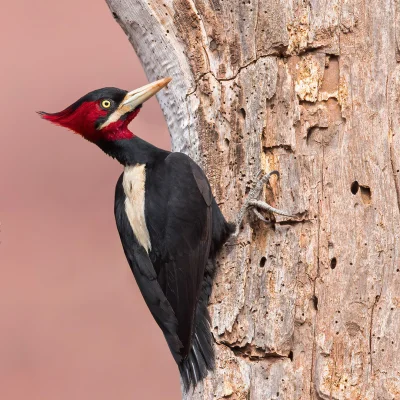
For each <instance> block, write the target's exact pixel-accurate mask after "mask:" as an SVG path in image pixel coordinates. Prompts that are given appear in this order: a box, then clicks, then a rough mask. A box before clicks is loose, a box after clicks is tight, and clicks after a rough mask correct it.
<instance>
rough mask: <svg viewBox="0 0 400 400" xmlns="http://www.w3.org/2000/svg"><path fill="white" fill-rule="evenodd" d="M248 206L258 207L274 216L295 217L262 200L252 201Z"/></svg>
mask: <svg viewBox="0 0 400 400" xmlns="http://www.w3.org/2000/svg"><path fill="white" fill-rule="evenodd" d="M248 204H249V206H252V207H258V208H261V209H262V210H265V211H269V212H272V213H274V214H279V215H283V216H285V217H293V215H292V214H290V213H288V212H287V211H283V210H279V209H277V208H275V207H272V206H270V205H269V204H268V203H265V202H263V201H260V200H250V201H249V203H248Z"/></svg>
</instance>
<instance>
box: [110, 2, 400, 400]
mask: <svg viewBox="0 0 400 400" xmlns="http://www.w3.org/2000/svg"><path fill="white" fill-rule="evenodd" d="M107 3H108V4H109V6H110V9H111V11H112V13H113V15H114V17H115V19H116V20H117V21H118V22H119V24H120V25H121V26H122V28H123V29H124V31H125V32H126V34H127V35H128V37H129V40H130V41H131V43H132V45H133V47H134V48H135V50H136V52H137V54H138V56H139V58H140V59H141V62H142V64H143V67H144V69H145V71H146V73H147V76H148V78H149V80H155V79H158V78H161V77H165V76H171V77H173V81H172V82H171V84H170V87H169V89H167V90H165V91H162V92H161V93H160V95H159V100H160V103H161V107H162V109H163V111H164V115H165V118H166V120H167V123H168V126H169V131H170V134H171V138H172V148H173V150H174V151H183V152H185V153H187V154H189V155H190V156H191V157H192V158H193V159H194V160H196V161H197V162H199V163H200V165H201V166H202V167H203V169H204V170H205V172H206V174H207V176H208V178H209V179H210V182H211V186H212V188H213V192H214V195H215V196H216V198H217V201H218V203H219V204H220V206H221V208H222V210H223V212H224V214H225V216H226V217H227V219H229V220H234V219H235V217H236V215H237V212H238V210H239V208H240V206H241V204H242V203H243V201H244V199H245V197H246V194H247V193H248V191H249V189H250V188H251V187H252V185H253V183H254V181H255V177H256V176H257V174H258V172H259V171H260V170H262V171H264V172H268V171H270V170H273V169H277V170H279V171H280V173H281V179H280V180H279V181H276V178H272V179H273V181H272V183H271V187H266V188H265V192H264V193H263V196H262V198H261V199H265V200H266V201H267V202H269V203H271V204H272V205H274V206H276V207H278V208H281V209H284V210H288V211H291V212H292V213H294V214H295V215H296V216H297V218H296V219H288V218H283V217H276V222H275V223H274V224H273V225H271V226H269V225H266V224H264V223H262V222H259V221H257V220H256V219H255V218H254V217H253V216H252V215H251V214H248V215H249V216H248V217H247V218H246V220H245V221H244V224H243V229H242V230H241V233H240V235H239V237H238V238H237V240H236V241H234V242H229V243H228V245H226V246H225V248H224V250H223V251H222V254H220V257H219V259H218V270H217V275H216V279H215V284H214V290H213V294H212V297H211V299H210V306H209V309H210V312H211V316H212V330H213V335H214V338H215V342H216V346H215V348H216V364H217V367H216V370H215V372H214V373H213V374H209V376H208V378H207V379H206V381H205V382H204V383H203V384H201V385H199V386H198V387H197V388H196V390H195V392H194V393H190V394H189V395H186V398H187V399H223V398H229V399H252V400H253V399H263V400H264V399H302V400H303V399H304V400H305V399H363V400H364V399H368V400H370V399H380V400H382V399H384V400H386V399H387V400H392V399H400V335H399V332H400V244H399V242H400V236H399V235H400V173H399V168H400V158H399V157H400V64H397V62H398V61H400V41H399V39H400V1H399V0H396V1H394V0H393V1H390V0H379V1H378V0H371V1H369V2H365V1H362V0H340V1H339V0H303V1H300V0H258V1H256V0H244V1H233V0H163V1H161V0H107Z"/></svg>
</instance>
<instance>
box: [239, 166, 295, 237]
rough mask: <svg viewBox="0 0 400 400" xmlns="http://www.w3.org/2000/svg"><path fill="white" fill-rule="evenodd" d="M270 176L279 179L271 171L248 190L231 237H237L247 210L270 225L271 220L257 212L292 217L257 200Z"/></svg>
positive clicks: (277, 174)
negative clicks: (261, 211)
mask: <svg viewBox="0 0 400 400" xmlns="http://www.w3.org/2000/svg"><path fill="white" fill-rule="evenodd" d="M272 175H276V176H277V177H278V178H279V172H278V171H271V172H269V173H268V174H266V175H264V176H263V177H262V178H261V179H260V180H259V181H258V182H257V183H256V184H255V185H254V187H253V188H252V189H251V190H250V192H249V194H248V196H247V199H246V201H245V202H244V204H243V206H242V208H241V209H240V211H239V214H238V217H237V219H236V231H235V233H234V234H233V236H237V235H238V234H239V229H240V226H241V224H242V221H243V218H244V216H245V215H246V212H247V210H250V209H251V210H252V211H253V213H254V214H255V216H256V217H257V218H258V219H260V220H261V221H263V222H266V223H270V222H271V220H269V219H267V218H265V217H264V216H263V215H262V214H261V213H260V211H259V210H264V211H269V212H271V213H274V214H279V215H283V216H285V217H292V214H290V213H288V212H287V211H282V210H278V209H277V208H275V207H272V206H270V205H269V204H268V203H266V202H264V201H261V200H257V198H258V197H259V196H260V194H261V192H262V189H263V186H264V184H266V183H269V179H270V178H271V176H272Z"/></svg>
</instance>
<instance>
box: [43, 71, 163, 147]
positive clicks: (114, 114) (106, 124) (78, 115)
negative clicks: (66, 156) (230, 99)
mask: <svg viewBox="0 0 400 400" xmlns="http://www.w3.org/2000/svg"><path fill="white" fill-rule="evenodd" d="M170 81H171V78H164V79H161V80H159V81H156V82H153V83H150V84H148V85H146V86H142V87H141V88H139V89H136V90H133V91H131V92H128V91H126V90H122V89H117V88H111V87H109V88H103V89H98V90H94V91H93V92H90V93H88V94H86V95H85V96H83V97H81V98H80V99H79V100H77V101H76V102H75V103H73V104H71V105H70V106H69V107H67V108H66V109H65V110H63V111H60V112H58V113H53V114H50V113H46V112H43V111H40V112H39V115H41V117H42V118H43V119H46V120H48V121H50V122H52V123H54V124H56V125H60V126H63V127H65V128H68V129H71V130H72V131H74V132H75V133H78V134H80V135H82V136H83V137H84V138H85V139H87V140H89V141H91V142H98V141H103V140H106V141H114V140H119V139H130V138H131V137H133V134H132V133H131V132H130V131H129V130H128V124H129V123H130V122H131V121H132V120H133V119H134V118H135V117H136V115H137V114H138V113H139V110H140V108H141V106H142V104H143V103H144V102H145V101H146V100H148V99H149V98H150V97H152V96H154V95H155V94H156V93H157V92H158V91H159V90H161V89H162V88H163V87H164V86H166V85H167V84H168V83H169V82H170Z"/></svg>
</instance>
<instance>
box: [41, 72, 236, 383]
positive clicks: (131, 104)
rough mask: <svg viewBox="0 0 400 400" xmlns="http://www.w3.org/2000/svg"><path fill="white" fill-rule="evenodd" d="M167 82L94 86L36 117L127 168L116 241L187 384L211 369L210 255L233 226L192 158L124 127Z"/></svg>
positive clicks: (118, 195) (118, 199)
mask: <svg viewBox="0 0 400 400" xmlns="http://www.w3.org/2000/svg"><path fill="white" fill-rule="evenodd" d="M170 80H171V79H170V78H165V79H162V80H160V81H157V82H154V83H152V84H149V85H146V86H143V87H142V88H139V89H137V90H135V91H132V92H127V91H124V90H121V89H116V88H104V89H99V90H95V91H93V92H90V93H88V94H87V95H86V96H83V97H82V98H81V99H79V100H78V101H76V102H75V103H73V104H72V105H71V106H69V107H67V108H66V109H65V110H63V111H61V112H59V113H55V114H50V113H45V112H41V113H40V115H41V116H42V118H44V119H47V120H49V121H51V122H53V123H55V124H57V125H61V126H64V127H66V128H68V129H71V130H72V131H74V132H76V133H79V134H81V135H82V136H83V137H84V138H85V139H87V140H89V141H91V142H93V143H95V144H96V145H97V146H99V147H100V148H101V149H102V150H103V151H104V152H105V153H107V154H109V155H110V156H111V157H113V158H115V159H117V160H118V161H119V162H120V163H121V164H122V165H123V166H125V171H124V172H123V173H122V175H121V176H120V178H119V180H118V182H117V186H116V190H115V207H114V212H115V220H116V223H117V228H118V231H119V235H120V238H121V242H122V246H123V249H124V252H125V255H126V258H127V260H128V263H129V265H130V268H131V270H132V272H133V275H134V276H135V278H136V281H137V283H138V286H139V288H140V290H141V292H142V294H143V297H144V299H145V301H146V303H147V305H148V307H149V309H150V311H151V313H152V315H153V317H154V319H155V320H156V321H157V323H158V325H159V326H160V328H161V330H162V331H163V333H164V336H165V338H166V340H167V343H168V345H169V348H170V350H171V353H172V355H173V357H174V359H175V361H176V362H177V364H178V366H179V370H180V373H181V377H182V381H183V384H184V387H185V388H186V389H188V388H189V387H190V386H191V385H193V386H195V385H196V384H197V383H198V382H199V381H201V380H202V379H203V378H204V377H205V376H206V374H207V371H208V370H211V369H213V367H214V354H213V340H212V335H211V330H210V317H209V314H208V311H207V304H208V299H209V296H210V293H211V287H212V279H213V273H214V256H215V254H216V252H217V251H218V250H219V249H220V248H221V246H222V245H223V244H224V242H225V241H226V240H227V238H228V237H229V235H230V234H231V233H233V231H234V229H235V227H236V226H235V225H234V224H230V223H228V222H227V221H226V220H225V218H224V216H223V215H222V213H221V211H220V209H219V207H218V205H217V203H216V201H215V199H214V197H213V195H212V192H211V188H210V185H209V183H208V180H207V178H206V176H205V174H204V172H203V171H202V170H201V168H200V167H199V166H198V165H197V164H196V163H195V162H194V161H193V160H192V159H190V158H189V157H188V156H186V155H184V154H182V153H171V152H169V151H165V150H161V149H159V148H157V147H155V146H153V145H151V144H150V143H147V142H146V141H144V140H142V139H140V138H138V137H136V136H134V135H133V134H132V132H130V131H129V130H128V124H129V122H130V121H132V119H133V118H134V117H135V116H136V115H137V113H138V111H139V108H140V107H141V105H142V103H143V102H144V101H146V100H147V99H148V98H150V96H152V95H154V94H155V93H156V92H157V91H158V90H160V89H161V88H162V87H164V86H165V85H166V84H167V83H168V82H169V81H170Z"/></svg>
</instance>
